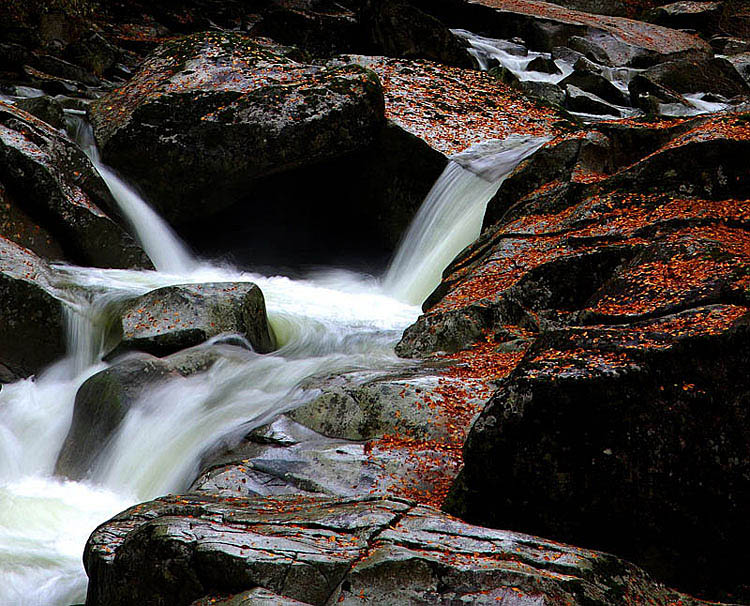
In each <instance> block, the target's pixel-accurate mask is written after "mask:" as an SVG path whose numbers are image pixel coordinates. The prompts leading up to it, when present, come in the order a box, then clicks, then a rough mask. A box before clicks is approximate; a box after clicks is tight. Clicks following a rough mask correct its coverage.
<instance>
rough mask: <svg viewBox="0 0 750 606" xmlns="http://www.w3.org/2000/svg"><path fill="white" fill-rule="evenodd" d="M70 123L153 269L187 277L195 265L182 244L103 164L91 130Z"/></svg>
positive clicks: (76, 121) (76, 122) (80, 121)
mask: <svg viewBox="0 0 750 606" xmlns="http://www.w3.org/2000/svg"><path fill="white" fill-rule="evenodd" d="M71 120H72V121H73V123H74V127H75V130H76V139H77V140H78V144H79V145H80V146H81V149H83V151H84V152H85V153H86V155H87V156H88V157H89V159H90V160H91V163H92V164H93V165H94V168H95V169H96V171H97V172H98V173H99V175H100V176H101V178H102V179H103V180H104V182H105V183H106V184H107V187H108V188H109V191H110V193H111V194H112V197H113V198H114V200H115V202H117V206H118V208H119V209H120V211H121V212H122V214H123V216H124V217H125V220H126V221H127V222H128V223H129V224H130V225H131V226H132V228H133V230H134V231H135V234H136V239H137V240H138V242H139V243H140V244H141V246H142V247H143V250H144V251H146V254H147V255H148V258H149V259H151V262H152V263H153V264H154V267H155V268H156V269H157V270H158V271H164V272H168V273H173V274H189V273H190V272H191V271H193V270H194V269H195V268H196V265H197V264H196V261H195V259H194V258H193V256H192V254H191V253H190V251H189V250H188V248H187V246H186V245H185V243H184V242H183V241H182V240H180V238H179V236H177V234H176V233H175V232H174V231H173V230H172V228H171V227H169V225H168V224H167V222H166V221H165V220H164V219H162V218H161V217H160V216H159V214H158V213H156V212H155V211H154V210H153V209H152V208H151V207H150V206H149V205H148V204H147V203H146V201H145V200H144V199H143V198H141V196H140V195H139V194H138V192H137V191H136V190H135V188H133V187H132V186H130V185H128V183H126V182H125V181H124V180H123V179H122V178H120V177H119V176H118V175H117V174H116V173H115V171H113V170H112V169H111V168H109V167H108V166H106V165H105V164H103V163H102V161H101V158H100V155H99V150H98V149H97V147H96V142H95V141H94V135H93V132H92V129H91V126H90V125H89V124H88V123H87V122H85V121H84V120H83V119H80V118H78V117H72V118H71Z"/></svg>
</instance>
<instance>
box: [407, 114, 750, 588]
mask: <svg viewBox="0 0 750 606" xmlns="http://www.w3.org/2000/svg"><path fill="white" fill-rule="evenodd" d="M665 127H666V128H665ZM749 140H750V137H748V129H747V125H746V121H745V120H744V118H743V117H742V115H738V114H728V115H721V116H716V117H712V118H708V119H705V118H703V119H695V120H691V121H684V122H680V123H663V124H659V123H655V124H650V123H644V124H642V125H633V124H606V123H605V124H601V125H599V126H597V127H595V128H594V129H592V130H590V131H589V132H588V133H586V135H585V136H582V133H576V135H575V136H574V137H572V138H569V139H567V138H565V137H562V138H561V140H558V141H556V142H554V143H552V144H550V145H549V146H548V147H547V148H543V149H542V150H540V151H539V152H538V153H537V156H539V157H538V158H537V157H536V156H532V157H531V158H530V159H528V160H527V161H525V162H524V163H523V164H522V165H520V166H519V167H518V169H517V171H516V173H515V174H514V175H511V177H510V178H509V179H508V180H507V181H506V182H505V183H504V184H503V186H502V187H501V188H500V192H499V193H498V197H497V199H496V200H493V201H491V202H490V205H489V207H488V214H491V215H492V216H493V217H497V220H499V221H498V223H496V224H494V225H489V226H488V227H487V228H486V229H485V232H484V233H483V235H482V236H481V238H480V239H479V240H478V241H477V242H476V243H475V244H474V245H472V246H471V247H469V248H468V249H467V250H465V251H464V252H463V253H462V254H461V255H459V257H458V258H457V259H456V260H455V261H454V262H453V264H452V265H451V266H450V267H449V268H448V269H447V270H446V272H445V275H444V276H445V277H444V280H443V283H442V284H441V286H440V287H439V288H438V289H437V290H436V292H435V293H434V294H433V295H432V296H431V297H430V298H429V299H428V301H427V302H426V305H425V310H426V313H425V314H424V315H423V316H421V317H420V319H419V320H418V321H417V323H416V324H415V325H414V326H412V327H410V328H409V329H407V331H406V332H405V333H404V338H403V339H402V341H401V343H400V344H399V345H398V347H397V352H398V353H399V354H401V355H404V354H406V355H425V354H426V353H429V352H431V351H436V350H439V349H448V350H450V349H460V348H468V347H471V348H476V347H479V346H480V345H482V346H485V344H487V343H488V342H490V343H492V342H494V343H496V344H497V345H498V346H503V345H504V344H510V343H513V342H515V341H517V340H518V339H530V340H531V341H533V345H531V348H530V349H529V350H528V351H527V352H526V353H525V354H524V357H523V358H522V359H521V360H520V362H518V365H517V366H515V369H514V370H512V371H511V372H510V373H509V374H508V375H507V376H506V378H505V379H503V380H502V381H501V388H500V390H499V391H498V392H497V393H496V394H495V396H494V397H493V399H492V400H491V403H490V404H489V405H488V407H487V408H486V409H485V411H484V412H483V413H482V415H481V416H480V418H479V420H477V421H476V422H475V423H474V425H473V427H472V430H471V433H470V436H469V439H468V441H467V445H466V447H465V450H464V457H465V468H464V469H465V471H464V476H463V478H462V480H460V481H459V482H457V484H456V485H455V487H454V492H453V493H452V496H451V497H450V499H449V502H448V503H449V507H450V510H451V511H452V512H454V513H458V514H460V515H467V516H470V519H471V520H472V521H479V522H482V523H487V524H495V525H501V524H504V523H506V522H507V521H508V520H514V522H513V524H514V527H515V528H518V529H522V530H526V531H530V532H535V533H540V532H541V533H548V534H552V535H553V536H556V537H558V538H562V539H563V540H574V541H577V542H580V543H582V544H585V545H591V546H596V547H598V548H605V549H609V550H615V551H617V552H618V553H622V554H623V555H625V556H627V557H628V558H630V559H633V560H634V561H636V562H637V563H639V564H640V565H643V566H644V567H646V568H647V569H648V570H650V571H653V573H654V574H656V575H657V576H659V578H661V579H666V580H668V581H669V582H670V583H674V584H677V585H678V586H680V587H683V588H685V589H688V590H690V591H695V592H703V593H704V594H707V595H713V596H716V597H720V596H722V595H730V594H735V595H742V593H741V591H742V590H741V585H742V584H743V582H744V581H743V580H742V574H743V573H742V571H741V570H740V567H738V566H737V565H736V563H734V562H732V559H731V557H729V556H727V557H718V558H716V559H714V558H713V555H708V554H716V553H724V554H729V553H732V552H733V551H734V550H735V549H737V548H739V545H740V544H742V543H743V542H744V541H746V540H747V533H745V531H744V529H745V528H747V525H745V526H742V525H743V522H742V521H741V514H740V513H739V512H740V511H742V510H743V509H746V508H747V507H748V505H749V503H748V502H747V500H746V498H745V497H742V496H739V495H743V494H750V490H748V488H750V487H749V486H748V485H747V477H748V476H747V467H746V465H745V463H743V461H747V460H750V459H748V456H747V452H748V451H749V450H750V435H749V434H748V432H747V429H746V428H747V427H750V425H748V424H747V422H746V419H745V416H744V415H745V411H744V408H743V406H744V404H743V402H746V400H747V397H748V396H747V394H748V393H750V389H749V387H750V386H748V385H747V384H746V383H745V382H744V380H740V381H737V382H733V381H732V379H730V375H731V373H732V372H733V371H732V369H733V368H736V367H738V366H744V365H745V364H746V362H745V358H746V357H747V356H748V354H749V353H750V352H748V351H747V348H746V347H745V346H744V345H742V346H740V345H738V344H739V343H740V342H743V340H745V339H746V333H747V331H748V330H749V329H748V326H750V321H749V320H748V318H750V315H749V314H750V312H749V311H748V310H749V309H750V305H749V303H750V299H749V298H748V291H747V277H746V266H747V263H748V259H749V258H750V249H748V247H747V233H746V232H747V229H748V225H750V223H749V221H750V216H748V213H747V209H746V208H745V206H746V205H745V204H744V202H742V201H743V200H745V199H746V197H747V193H748V180H747V175H746V171H744V172H743V169H742V168H741V161H740V160H739V159H738V158H741V157H742V158H744V157H745V156H746V154H747V149H746V148H747V145H748V141H749ZM719 150H721V151H719ZM545 163H547V164H546V165H547V166H548V168H546V169H545ZM506 186H507V188H508V189H507V190H506V191H505V193H503V190H505V188H506ZM496 205H497V206H496ZM467 351H472V350H471V349H468V350H467ZM537 411H538V414H539V416H536V415H537ZM584 417H585V419H584ZM532 419H533V420H532ZM543 419H545V420H543ZM547 420H550V421H549V425H546V426H545V424H546V423H547ZM568 422H570V425H568V424H567V423H568ZM526 423H528V425H527V424H526ZM723 428H726V429H723ZM540 429H541V431H540ZM703 432H705V433H703ZM490 435H492V436H493V438H491V439H487V440H485V439H484V436H490ZM480 436H482V437H481V438H480ZM475 437H476V440H475ZM598 438H601V442H597V441H596V440H597V439H598ZM568 440H569V441H568ZM605 442H606V444H605ZM501 444H502V445H503V446H500V445H501ZM594 444H595V446H594ZM495 445H497V446H498V449H497V450H495ZM577 445H580V449H579V448H578V446H577ZM613 445H614V446H613ZM505 446H507V447H508V449H507V450H505ZM589 447H591V448H589ZM535 449H536V450H535ZM596 449H598V450H596ZM643 453H646V454H645V455H643ZM716 453H719V454H718V455H717V456H714V455H715V454H716ZM494 462H497V463H494ZM488 474H490V475H491V474H495V475H494V477H495V478H496V480H497V481H495V480H492V481H488V477H490V476H489V475H488ZM609 478H612V479H613V482H614V483H613V484H608V482H609ZM526 482H530V484H529V486H531V485H535V486H536V487H535V488H534V489H533V494H532V490H531V489H529V490H526V489H525V488H522V486H523V485H526V484H525V483H526ZM615 484H618V486H617V488H615ZM516 488H518V490H516ZM485 490H486V491H487V492H483V491H485ZM662 491H664V492H662ZM498 494H501V495H505V496H501V497H499V498H495V497H494V496H492V495H498ZM666 495H670V496H669V497H668V498H667V496H666ZM493 499H494V500H493ZM584 501H585V503H586V505H584V506H582V505H581V503H582V502H584ZM573 510H576V511H580V512H581V513H580V514H578V513H576V514H575V515H574V516H573V519H571V518H570V517H569V515H568V514H569V512H572V511H573ZM634 512H637V513H636V514H634ZM717 512H718V515H717ZM495 515H496V516H497V517H494V516H495ZM571 515H573V514H572V513H571ZM471 516H473V517H471ZM575 516H579V517H578V518H577V519H575ZM613 519H615V520H621V521H622V523H620V522H619V521H618V522H617V523H616V524H615V526H613V527H610V528H609V530H608V529H607V528H605V526H606V525H609V524H610V523H611V520H613ZM596 520H599V522H596ZM605 520H606V522H605ZM738 529H742V530H738ZM735 539H736V540H737V541H738V542H737V543H736V544H735V543H733V541H734V540H735Z"/></svg>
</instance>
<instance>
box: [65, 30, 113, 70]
mask: <svg viewBox="0 0 750 606" xmlns="http://www.w3.org/2000/svg"><path fill="white" fill-rule="evenodd" d="M121 55H122V51H121V50H120V49H118V48H117V47H115V46H114V45H112V44H111V43H110V42H109V41H108V40H107V39H106V38H104V36H102V35H101V34H100V33H98V32H95V31H89V32H87V33H85V34H83V35H82V36H81V37H80V38H78V39H77V40H76V41H74V42H72V43H71V44H69V45H68V46H67V47H65V56H66V57H67V58H68V60H70V61H72V62H73V63H75V64H77V65H80V66H82V67H84V68H85V69H86V70H88V71H89V72H91V73H93V74H94V75H95V76H98V77H102V76H104V75H108V74H109V72H110V70H111V69H112V68H113V67H114V66H115V64H116V63H117V62H118V61H119V60H120V57H121Z"/></svg>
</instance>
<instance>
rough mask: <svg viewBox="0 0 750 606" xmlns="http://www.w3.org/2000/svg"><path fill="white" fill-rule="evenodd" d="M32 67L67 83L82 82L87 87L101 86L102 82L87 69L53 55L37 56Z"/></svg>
mask: <svg viewBox="0 0 750 606" xmlns="http://www.w3.org/2000/svg"><path fill="white" fill-rule="evenodd" d="M32 66H33V67H34V68H36V69H38V70H39V71H41V72H44V73H45V74H49V75H50V76H54V77H56V78H60V79H62V80H65V81H72V82H77V83H78V82H80V83H81V84H84V85H87V86H99V85H100V84H101V80H99V78H97V77H96V76H95V75H94V74H92V73H91V72H90V71H88V70H87V69H84V68H83V67H81V66H80V65H75V64H74V63H70V62H69V61H65V60H64V59H60V58H59V57H55V56H53V55H44V54H38V55H35V56H34V58H33V60H32Z"/></svg>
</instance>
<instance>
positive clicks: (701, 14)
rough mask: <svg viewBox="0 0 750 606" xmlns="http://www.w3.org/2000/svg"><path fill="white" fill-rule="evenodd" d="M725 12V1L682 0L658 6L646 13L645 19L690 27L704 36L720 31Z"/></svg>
mask: <svg viewBox="0 0 750 606" xmlns="http://www.w3.org/2000/svg"><path fill="white" fill-rule="evenodd" d="M723 12H724V3H723V2H698V1H696V0H681V1H680V2H673V3H671V4H665V5H663V6H657V7H656V8H654V9H652V10H650V11H648V13H646V15H645V19H646V20H647V21H650V22H651V23H656V24H658V25H663V26H664V27H671V28H673V29H689V30H692V31H696V32H700V33H701V34H703V35H704V36H711V35H713V34H716V33H718V29H719V21H720V20H721V16H722V13H723Z"/></svg>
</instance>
